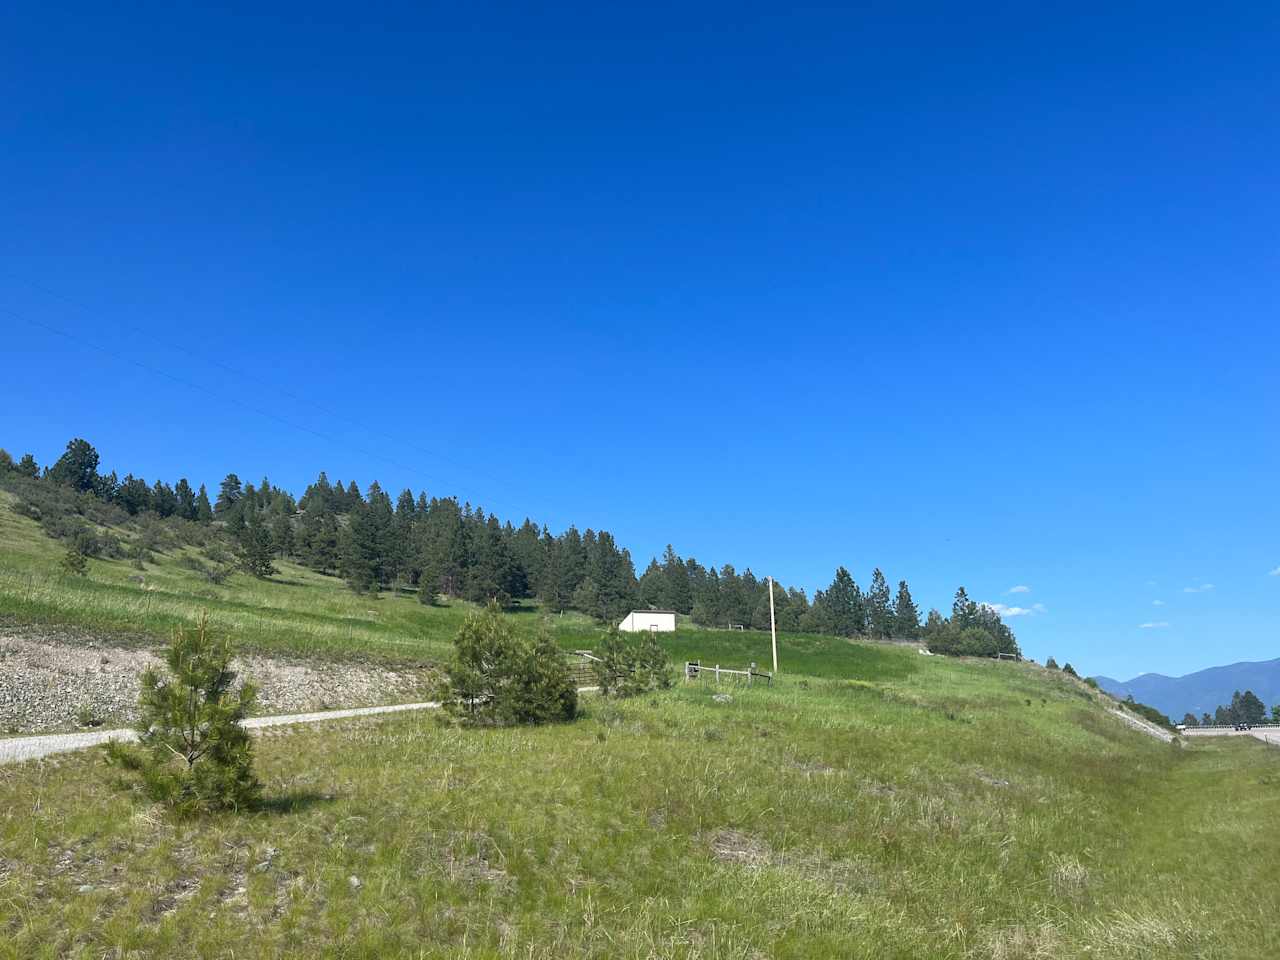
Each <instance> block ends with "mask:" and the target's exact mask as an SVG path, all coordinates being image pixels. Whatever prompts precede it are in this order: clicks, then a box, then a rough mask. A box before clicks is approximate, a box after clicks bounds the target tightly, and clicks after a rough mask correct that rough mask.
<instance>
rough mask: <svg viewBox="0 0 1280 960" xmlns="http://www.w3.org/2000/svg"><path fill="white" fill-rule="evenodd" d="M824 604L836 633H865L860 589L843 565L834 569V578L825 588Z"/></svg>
mask: <svg viewBox="0 0 1280 960" xmlns="http://www.w3.org/2000/svg"><path fill="white" fill-rule="evenodd" d="M824 605H825V606H826V608H827V609H828V611H830V614H831V620H832V628H833V629H834V631H835V632H836V634H838V635H839V636H842V637H851V636H854V635H855V634H862V633H866V630H867V613H866V605H865V603H864V601H863V597H862V591H861V590H860V589H858V584H857V583H855V582H854V579H853V577H852V575H850V573H849V571H848V570H846V569H845V568H844V567H839V568H837V569H836V575H835V578H834V579H833V580H832V581H831V586H829V587H828V588H827V591H826V594H825V604H824Z"/></svg>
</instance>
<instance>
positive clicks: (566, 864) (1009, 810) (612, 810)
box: [0, 504, 1280, 960]
mask: <svg viewBox="0 0 1280 960" xmlns="http://www.w3.org/2000/svg"><path fill="white" fill-rule="evenodd" d="M60 556H61V548H60V547H59V546H58V545H57V544H55V543H54V542H52V541H50V540H48V539H47V538H45V537H44V536H43V535H42V533H41V532H40V530H39V528H38V527H37V526H36V525H35V524H34V523H33V522H32V521H30V520H27V519H25V518H22V517H19V516H16V515H14V514H13V513H11V512H10V511H8V510H7V509H4V505H3V504H0V617H4V618H7V619H8V620H10V621H12V622H21V623H27V624H36V625H42V624H44V625H54V626H56V627H57V628H58V629H59V630H62V629H73V630H74V629H79V630H83V631H86V632H88V633H92V634H93V635H95V636H99V637H101V636H104V635H114V636H119V637H127V638H133V639H136V640H139V641H141V642H151V641H154V640H157V639H162V638H164V637H165V636H167V634H168V633H169V631H170V630H171V628H172V627H173V626H174V625H176V624H178V623H182V622H190V621H191V619H192V618H193V617H194V616H195V615H196V614H197V612H198V611H199V610H200V609H201V608H207V609H209V610H210V611H211V613H212V615H213V617H214V619H215V621H216V622H217V623H218V624H219V625H220V626H222V627H223V628H226V629H229V630H230V631H232V632H233V633H234V634H235V635H236V637H237V638H238V639H239V640H240V641H241V642H242V643H244V644H245V645H246V646H248V647H251V648H253V649H256V650H260V651H264V652H277V653H286V654H290V655H296V656H306V657H310V658H317V657H335V658H347V657H358V658H362V659H371V660H377V661H415V662H422V661H430V660H436V659H439V658H440V657H442V656H443V655H445V654H446V653H447V651H448V648H449V643H450V640H451V638H452V636H453V633H454V632H455V631H456V629H457V626H458V624H459V622H460V620H461V618H462V617H463V616H464V615H465V613H466V612H467V610H468V609H470V608H469V607H468V606H467V605H466V604H452V605H450V606H447V607H443V606H442V607H435V608H428V607H424V606H423V605H421V604H419V603H418V602H417V600H416V599H415V598H413V597H411V596H392V595H390V594H384V595H382V596H380V597H358V596H356V595H354V594H352V593H351V592H350V591H348V590H346V589H345V587H344V586H343V585H342V584H341V583H340V582H339V581H337V580H334V579H332V578H327V577H321V576H318V575H316V574H315V573H313V572H310V571H307V570H305V569H302V568H299V567H295V566H292V565H289V564H283V565H282V572H281V575H280V577H279V578H277V579H276V580H274V581H271V582H260V581H255V580H252V579H250V578H247V577H243V576H239V575H238V576H236V577H235V578H234V579H233V580H232V581H230V582H228V583H226V584H223V585H213V584H210V583H208V582H206V581H204V580H203V579H202V578H200V577H199V575H198V574H197V573H195V572H193V571H191V570H189V569H188V568H186V567H184V566H183V565H182V562H181V555H180V553H179V552H176V551H175V552H173V553H170V554H165V555H159V556H157V557H156V559H155V562H152V563H149V564H147V567H146V569H145V570H144V571H142V572H141V577H142V582H138V581H137V580H136V579H133V578H136V577H138V576H139V571H137V570H136V569H134V568H133V567H132V566H131V565H130V564H129V563H127V562H125V561H112V562H106V561H97V560H95V561H91V565H90V573H89V576H88V577H86V578H79V577H65V576H62V575H60V574H59V573H58V564H57V562H58V559H59V557H60ZM511 616H512V617H513V619H515V620H516V622H517V623H519V624H520V625H521V628H522V629H535V628H536V625H537V624H538V622H539V619H540V617H539V614H538V612H537V611H536V610H534V609H532V608H525V609H523V610H521V611H519V612H515V613H513V614H511ZM551 625H552V628H553V629H554V630H555V632H556V635H557V637H558V639H559V640H560V642H561V643H562V644H563V645H565V646H566V647H570V648H575V647H591V646H593V645H594V644H595V642H596V641H597V638H598V636H599V627H598V626H597V625H596V624H594V623H592V622H590V621H588V620H586V619H585V618H582V617H579V616H576V615H569V616H565V617H556V618H552V619H551ZM664 642H665V643H666V645H667V649H668V652H669V654H670V656H671V658H672V659H673V660H674V661H677V662H679V661H681V660H684V659H692V658H698V659H701V660H702V661H703V662H704V663H705V664H708V665H711V664H715V663H717V662H718V663H721V664H723V665H725V666H737V667H740V666H743V665H745V664H746V663H747V662H748V661H751V660H754V661H756V662H758V663H760V664H762V665H764V664H767V663H768V662H769V640H768V637H767V636H763V635H760V634H753V633H740V632H732V633H731V632H728V631H707V630H695V629H682V630H681V631H679V632H677V633H676V634H674V635H671V636H667V637H665V638H664ZM780 648H781V654H782V666H783V676H782V678H781V682H780V683H778V684H777V685H775V686H773V687H762V686H760V685H755V686H753V687H751V688H749V689H748V688H742V687H727V686H726V687H722V688H718V689H719V690H720V691H723V692H728V693H730V694H731V698H732V699H731V700H730V701H729V702H718V701H717V700H715V699H713V694H714V693H716V692H717V688H714V687H711V686H706V685H689V686H680V687H677V688H676V689H674V690H671V691H668V692H665V693H662V694H659V695H655V696H652V697H646V698H643V699H640V700H636V701H629V702H622V703H617V702H608V701H602V700H599V699H595V698H592V697H587V699H586V700H585V709H586V713H585V716H584V717H583V718H582V719H580V720H579V721H578V722H576V723H573V724H568V725H562V726H553V727H545V728H539V729H520V730H497V731H461V730H456V729H452V728H448V727H444V726H442V725H441V724H440V723H439V722H438V720H437V719H436V718H435V717H433V716H430V715H425V714H413V715H398V716H392V717H386V718H381V719H376V720H367V721H339V722H335V723H331V724H321V725H317V726H313V727H305V728H301V727H300V728H280V729H273V730H271V731H269V732H268V733H267V734H266V735H265V736H264V737H263V738H262V739H261V740H259V741H258V750H259V764H258V766H259V772H260V775H261V777H262V778H263V780H264V782H265V784H266V786H267V791H266V794H267V799H266V802H265V804H264V806H263V807H262V808H261V809H259V810H256V811H254V812H252V813H250V814H247V815H241V816H223V817H217V818H214V819H212V820H209V821H205V822H203V823H201V824H192V823H189V822H183V821H178V820H174V819H173V818H171V817H170V816H169V815H168V814H166V813H165V812H164V811H163V810H161V809H158V808H156V807H153V806H151V805H150V804H148V803H147V802H146V801H144V800H143V799H141V798H140V797H138V796H136V795H133V794H131V793H129V792H128V791H126V790H123V789H121V786H120V784H119V783H118V782H117V779H116V776H117V775H116V773H115V772H114V771H113V770H112V769H111V768H108V767H107V766H106V765H105V762H104V760H103V756H102V754H101V752H100V751H96V750H95V751H90V752H86V753H81V754H76V755H66V756H62V757H59V758H55V759H52V760H48V761H43V762H34V763H28V764H25V765H20V766H10V767H0V960H6V958H15V960H16V958H23V960H26V958H32V957H35V958H45V957H47V958H53V957H59V958H62V957H72V958H85V960H87V958H99V957H119V958H161V957H191V956H199V957H216V958H228V960H230V958H248V957H263V958H265V957H297V958H303V957H317V956H323V957H342V958H370V960H372V958H382V957H406V958H408V957H415V958H423V957H446V956H447V957H510V958H517V957H522V958H538V957H548V958H550V957H556V958H560V957H566V956H573V957H576V956H583V957H634V958H648V957H689V958H713V957H714V958H721V957H724V958H743V960H756V958H772V957H813V958H819V957H821V958H827V957H876V958H883V957H903V958H908V957H909V958H920V957H930V958H932V957H940V958H948V957H950V958H971V957H990V958H997V960H1011V958H1049V957H1055V958H1056V957H1115V958H1122V957H1126V958H1127V957H1132V958H1148V957H1156V958H1159V957H1197V958H1234V957H1258V956H1264V955H1269V954H1270V953H1271V952H1274V951H1275V949H1276V948H1277V946H1280V935H1278V934H1277V933H1276V932H1275V931H1276V930H1277V929H1280V923H1278V922H1277V907H1280V751H1276V750H1274V749H1270V748H1267V747H1265V746H1263V745H1262V744H1260V743H1258V742H1256V741H1251V740H1241V739H1231V740H1221V741H1211V740H1198V741H1193V742H1192V743H1191V744H1189V745H1185V746H1177V745H1174V746H1170V745H1166V744H1163V743H1160V742H1158V741H1156V740H1153V739H1150V738H1148V737H1145V736H1143V735H1142V734H1140V733H1137V732H1135V731H1133V730H1130V729H1128V728H1127V727H1126V726H1125V725H1123V724H1122V723H1120V722H1119V721H1118V720H1116V719H1115V718H1114V717H1111V716H1109V715H1108V714H1107V713H1106V711H1105V707H1106V705H1107V704H1108V703H1109V702H1110V701H1104V700H1102V699H1101V698H1100V697H1099V695H1098V694H1096V693H1095V692H1094V691H1091V690H1089V689H1088V688H1087V687H1085V686H1084V685H1083V684H1081V683H1079V682H1076V681H1072V680H1071V679H1070V678H1067V677H1064V676H1063V675H1061V674H1057V673H1049V672H1047V671H1045V670H1043V669H1041V668H1039V667H1037V666H1035V665H1032V664H1013V663H1007V662H1006V663H998V662H994V661H957V660H952V659H946V658H942V657H922V656H920V655H919V654H917V653H916V651H915V650H914V649H912V648H905V649H904V648H901V647H892V646H883V645H873V644H862V643H852V642H848V641H845V640H841V639H836V638H831V637H806V636H795V635H786V636H784V637H782V638H781V642H780Z"/></svg>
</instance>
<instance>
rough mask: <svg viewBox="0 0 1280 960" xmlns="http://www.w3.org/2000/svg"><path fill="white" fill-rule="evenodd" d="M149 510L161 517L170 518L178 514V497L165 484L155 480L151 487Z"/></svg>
mask: <svg viewBox="0 0 1280 960" xmlns="http://www.w3.org/2000/svg"><path fill="white" fill-rule="evenodd" d="M151 509H152V510H154V511H155V512H156V513H157V514H158V515H159V516H161V517H172V516H173V515H174V514H175V513H177V512H178V495H177V494H176V493H175V492H174V490H173V488H172V487H171V486H169V485H168V484H167V483H164V482H162V481H160V480H157V481H156V482H155V484H154V485H153V486H152V487H151Z"/></svg>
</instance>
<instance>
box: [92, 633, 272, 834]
mask: <svg viewBox="0 0 1280 960" xmlns="http://www.w3.org/2000/svg"><path fill="white" fill-rule="evenodd" d="M231 658H232V647H231V643H230V642H229V641H228V640H227V639H226V638H224V637H215V636H214V635H213V633H212V632H211V631H210V629H209V615H208V614H207V613H203V614H201V616H200V620H199V622H198V623H197V625H196V628H195V630H194V631H188V630H186V629H184V628H181V627H180V628H178V630H177V631H175V633H174V635H173V640H172V642H171V643H170V644H169V647H168V649H167V650H166V651H165V654H164V659H165V663H166V664H167V665H168V667H169V674H170V675H169V676H167V677H162V676H161V675H160V674H159V673H158V672H157V671H155V670H151V669H148V670H147V671H146V673H144V674H143V675H142V693H141V694H140V695H139V697H138V705H139V707H140V709H141V717H140V719H139V721H138V725H137V731H138V741H139V746H138V747H128V746H124V745H122V744H120V743H117V742H115V741H112V742H111V743H110V744H108V747H107V752H108V757H109V759H110V760H111V761H112V762H113V763H116V764H118V765H119V766H121V767H123V768H124V769H126V770H129V771H131V772H134V773H137V774H138V775H139V776H140V778H141V783H142V787H143V789H144V790H145V792H146V793H147V794H148V795H149V796H150V797H151V798H152V799H154V800H157V801H160V802H161V803H165V804H167V805H168V806H170V807H172V808H173V809H174V810H176V811H177V812H179V813H181V814H185V815H191V814H196V813H208V812H213V811H216V810H239V809H243V808H245V807H247V806H250V805H251V804H253V803H254V802H255V801H256V800H257V798H258V796H259V794H260V792H261V785H260V784H259V783H258V780H257V778H256V777H255V776H254V774H253V748H252V744H251V742H250V740H249V734H248V731H246V730H245V729H244V727H243V726H242V725H241V721H242V720H244V718H245V717H246V716H248V714H249V711H250V710H251V709H252V707H253V704H254V700H255V698H256V695H257V690H256V688H255V687H254V686H253V684H251V683H247V682H246V683H243V684H241V685H240V686H239V687H238V688H236V687H235V686H234V684H235V679H236V674H235V672H234V671H232V669H231Z"/></svg>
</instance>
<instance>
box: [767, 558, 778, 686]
mask: <svg viewBox="0 0 1280 960" xmlns="http://www.w3.org/2000/svg"><path fill="white" fill-rule="evenodd" d="M769 634H770V636H772V637H773V672H774V673H775V674H776V673H777V672H778V625H777V624H776V623H775V622H774V619H773V577H770V578H769Z"/></svg>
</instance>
